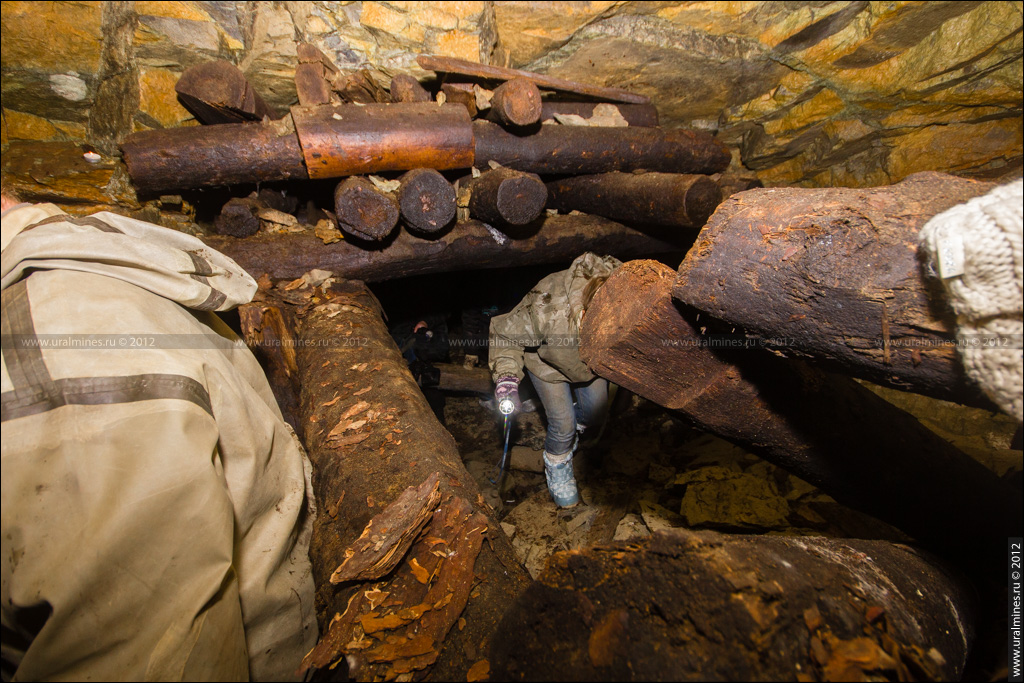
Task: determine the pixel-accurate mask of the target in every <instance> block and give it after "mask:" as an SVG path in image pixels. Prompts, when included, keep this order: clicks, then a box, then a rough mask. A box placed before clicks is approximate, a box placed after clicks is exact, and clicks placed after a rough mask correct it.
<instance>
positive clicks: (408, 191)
mask: <svg viewBox="0 0 1024 683" xmlns="http://www.w3.org/2000/svg"><path fill="white" fill-rule="evenodd" d="M401 182H402V187H401V189H400V190H399V193H398V203H399V208H400V210H401V213H402V220H404V221H405V222H406V224H408V225H409V226H410V227H412V228H414V229H416V230H419V231H420V232H425V233H435V232H438V231H440V230H443V229H444V228H446V227H447V226H448V224H450V223H451V222H452V220H453V219H454V218H455V208H456V204H455V188H454V187H452V184H451V183H450V182H448V180H447V179H446V178H445V177H444V176H443V175H441V174H440V173H438V172H437V171H435V170H434V169H431V168H419V169H416V170H413V171H409V172H408V173H406V174H405V175H403V176H402V178H401Z"/></svg>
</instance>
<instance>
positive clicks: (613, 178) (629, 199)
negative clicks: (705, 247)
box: [547, 172, 722, 228]
mask: <svg viewBox="0 0 1024 683" xmlns="http://www.w3.org/2000/svg"><path fill="white" fill-rule="evenodd" d="M547 186H548V207H549V208H552V209H558V210H559V211H563V212H566V213H568V212H569V211H586V212H587V213H593V214H597V215H598V216H604V217H605V218H611V219H612V220H617V221H626V222H629V223H637V224H653V225H666V226H670V227H674V228H700V227H702V226H703V225H704V223H706V222H707V220H708V216H710V215H711V213H712V212H713V211H714V210H715V207H716V206H718V204H719V202H721V201H722V193H721V191H720V190H719V189H718V185H716V184H715V183H714V182H713V181H712V180H711V179H710V178H708V177H707V176H703V175H682V174H676V173H618V172H616V173H601V174H598V175H587V176H575V177H572V178H563V179H562V180H555V181H553V182H550V183H548V184H547Z"/></svg>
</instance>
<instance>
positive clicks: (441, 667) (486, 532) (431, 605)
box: [297, 281, 526, 681]
mask: <svg viewBox="0 0 1024 683" xmlns="http://www.w3.org/2000/svg"><path fill="white" fill-rule="evenodd" d="M297 340H298V353H297V368H298V375H299V378H300V382H299V384H300V386H301V387H302V390H301V399H300V403H299V414H300V419H301V420H302V422H303V424H304V425H305V428H306V439H305V442H306V447H307V451H308V453H309V456H310V460H311V462H312V463H313V487H314V493H315V497H316V501H317V506H318V508H319V515H318V517H317V521H316V525H315V527H314V532H313V541H312V544H311V547H310V557H311V559H312V563H313V577H314V582H315V583H316V586H317V598H316V600H317V602H316V606H317V616H318V618H319V621H320V627H321V641H320V643H319V644H318V645H317V647H316V648H315V649H314V650H313V651H312V652H310V653H309V655H308V656H307V657H306V659H305V661H304V667H305V668H309V669H321V670H324V669H328V668H330V667H332V665H336V664H337V665H340V666H342V667H343V668H342V671H344V667H345V666H348V675H349V677H350V678H352V679H355V680H361V681H368V680H395V679H396V678H397V677H399V676H402V677H405V676H407V675H409V674H415V675H418V676H419V675H425V674H428V673H429V675H430V676H432V677H434V678H435V679H437V680H466V675H467V672H468V670H469V669H470V667H472V666H473V665H474V664H476V663H477V662H478V661H479V660H481V659H484V658H486V652H487V647H488V645H489V641H490V637H491V634H492V633H493V629H494V627H495V626H496V624H497V621H498V619H499V618H500V616H501V614H502V613H503V612H504V610H505V608H506V607H507V605H508V603H509V602H510V601H511V600H512V599H514V598H515V596H516V595H518V594H519V593H520V592H521V591H522V590H523V589H524V587H525V584H526V574H525V571H524V570H523V568H522V567H521V566H520V565H519V564H518V563H517V562H516V560H515V559H514V554H513V552H512V549H511V546H510V544H509V542H508V539H507V538H506V537H505V535H504V534H503V532H502V531H501V528H500V527H499V526H498V522H497V520H496V519H495V517H494V512H493V510H492V509H491V508H490V507H488V506H487V505H486V503H484V501H483V497H482V496H481V495H480V493H479V491H478V489H477V487H476V484H475V483H474V482H473V479H472V477H470V475H469V473H468V472H467V471H466V469H465V467H464V466H463V464H462V461H461V459H460V457H459V453H458V448H457V446H456V443H455V440H454V439H453V438H452V436H451V435H450V434H449V433H448V432H447V431H445V429H444V427H442V426H441V424H440V423H439V422H438V421H437V419H436V418H435V417H434V414H433V412H432V411H431V409H430V406H429V405H428V404H427V401H426V399H424V397H423V394H422V393H421V392H420V390H419V388H418V387H417V386H416V383H415V381H414V380H413V378H412V375H411V374H410V373H409V371H408V369H407V368H406V362H405V360H404V359H403V358H402V355H401V353H400V352H399V350H398V348H397V347H396V346H395V344H394V342H393V341H392V339H391V337H390V335H389V334H388V330H387V327H386V326H385V324H384V322H383V320H382V319H381V313H380V310H379V308H378V304H377V303H376V299H375V298H374V297H373V295H372V294H371V293H370V292H369V290H367V289H366V288H365V286H364V285H363V284H362V283H360V282H352V281H346V282H342V283H340V284H336V285H335V286H334V287H333V288H332V289H331V290H330V291H329V292H328V293H327V294H325V295H323V296H320V295H317V298H316V299H313V300H311V301H310V303H309V308H308V309H307V310H306V311H305V312H304V313H303V314H302V316H301V319H300V322H299V325H298V334H297ZM460 620H464V621H460ZM457 623H458V624H459V627H456V628H453V627H455V626H456V624H457Z"/></svg>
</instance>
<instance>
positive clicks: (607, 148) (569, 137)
mask: <svg viewBox="0 0 1024 683" xmlns="http://www.w3.org/2000/svg"><path fill="white" fill-rule="evenodd" d="M473 136H474V139H475V149H476V152H475V159H476V161H475V164H476V166H477V167H478V168H483V167H485V166H486V165H487V164H488V163H489V162H491V161H495V162H497V163H499V164H501V165H502V166H507V167H508V168H514V169H516V170H519V171H528V172H530V173H550V174H568V175H579V174H589V173H608V172H610V171H634V170H637V169H645V170H648V171H661V172H663V173H717V172H719V171H724V170H725V169H726V167H728V166H729V162H730V161H731V160H732V156H731V155H730V154H729V150H728V149H727V148H726V146H725V145H724V144H722V143H721V142H719V141H718V140H716V139H715V138H713V137H711V136H710V135H708V134H707V133H700V132H697V131H691V130H684V129H682V128H672V129H666V128H639V127H637V128H634V127H632V126H628V127H625V128H606V127H589V126H544V125H542V126H538V127H535V129H534V128H531V129H530V132H529V133H523V134H519V133H517V132H513V131H508V130H505V129H504V128H502V127H501V126H499V125H498V124H496V123H491V122H490V121H474V122H473Z"/></svg>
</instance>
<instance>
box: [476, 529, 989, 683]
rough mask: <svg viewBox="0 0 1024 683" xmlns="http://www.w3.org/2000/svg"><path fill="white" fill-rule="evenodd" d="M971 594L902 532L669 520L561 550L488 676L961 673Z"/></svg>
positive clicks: (929, 676)
mask: <svg viewBox="0 0 1024 683" xmlns="http://www.w3.org/2000/svg"><path fill="white" fill-rule="evenodd" d="M973 596H974V593H973V590H972V588H971V586H970V585H969V584H967V583H966V582H965V581H964V580H963V579H962V578H961V577H960V576H959V575H958V574H957V573H956V572H952V571H950V570H949V569H948V568H946V567H945V566H943V563H941V562H939V561H938V560H937V559H936V558H934V557H931V556H929V555H927V554H924V553H920V552H917V551H914V550H912V549H910V548H907V547H906V546H901V545H897V544H894V543H887V542H884V541H862V540H846V539H829V538H822V537H789V538H782V537H769V536H740V535H723V534H717V533H714V532H696V533H695V532H689V531H684V530H682V529H680V530H677V531H674V532H661V533H657V534H655V535H654V536H652V537H650V538H647V539H642V540H632V541H628V542H622V543H617V544H614V545H609V546H601V547H596V548H589V549H585V550H580V551H574V552H563V553H558V554H556V555H554V556H553V557H552V558H551V559H550V560H549V562H548V566H547V569H546V570H545V572H544V573H543V574H542V575H541V576H540V578H539V579H538V580H537V581H536V582H535V583H533V584H532V585H531V586H530V587H529V588H528V589H527V590H526V592H525V593H523V594H522V595H521V596H520V597H519V598H518V599H517V600H516V601H515V603H513V604H512V606H511V607H510V608H509V610H508V612H507V613H506V614H505V617H504V619H502V622H501V625H500V626H499V628H498V632H497V636H496V637H495V638H494V639H493V645H492V647H491V677H492V679H493V680H500V681H518V680H563V681H628V680H638V681H661V680H702V681H749V680H762V681H786V680H806V681H865V680H890V681H896V680H899V681H908V680H931V681H956V680H960V679H961V676H962V674H963V671H964V665H965V663H966V659H967V655H968V651H969V648H970V645H971V642H972V640H973V637H974V630H975V629H974V621H975V605H973V602H974V599H973ZM554 644H557V645H554Z"/></svg>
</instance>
